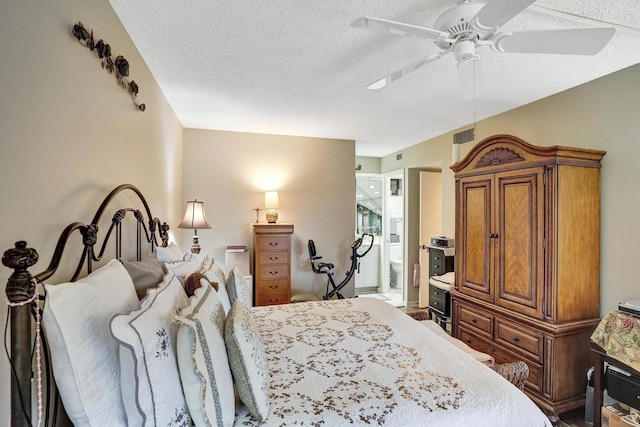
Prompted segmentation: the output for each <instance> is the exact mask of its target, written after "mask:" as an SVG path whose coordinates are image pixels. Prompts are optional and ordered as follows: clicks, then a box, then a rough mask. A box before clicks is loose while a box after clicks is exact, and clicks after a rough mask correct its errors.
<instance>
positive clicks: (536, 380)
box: [458, 328, 542, 393]
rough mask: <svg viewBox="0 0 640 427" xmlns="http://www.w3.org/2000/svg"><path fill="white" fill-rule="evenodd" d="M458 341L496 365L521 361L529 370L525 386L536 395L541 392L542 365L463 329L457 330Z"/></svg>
mask: <svg viewBox="0 0 640 427" xmlns="http://www.w3.org/2000/svg"><path fill="white" fill-rule="evenodd" d="M458 337H459V339H460V340H461V341H462V342H463V343H465V344H467V345H468V346H469V347H471V348H473V349H474V350H477V351H480V352H482V353H486V354H489V355H491V356H493V358H494V359H495V361H496V364H502V363H510V362H515V361H518V360H521V361H523V362H525V363H526V364H527V367H528V368H529V376H528V377H527V382H526V385H527V387H528V388H529V389H530V390H533V391H536V392H538V393H540V392H542V365H540V364H538V363H535V362H532V361H531V360H528V359H526V358H523V357H519V356H518V355H516V354H513V353H511V352H509V351H507V350H505V349H504V348H502V347H501V346H499V345H497V344H496V343H493V342H490V341H487V340H485V339H483V338H480V337H478V336H475V335H474V334H472V333H470V332H468V331H466V330H465V329H464V328H458Z"/></svg>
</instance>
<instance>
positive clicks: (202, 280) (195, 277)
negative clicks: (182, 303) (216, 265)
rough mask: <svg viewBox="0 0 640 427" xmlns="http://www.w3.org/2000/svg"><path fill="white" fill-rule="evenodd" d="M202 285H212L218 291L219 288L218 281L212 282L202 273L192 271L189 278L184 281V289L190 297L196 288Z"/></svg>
mask: <svg viewBox="0 0 640 427" xmlns="http://www.w3.org/2000/svg"><path fill="white" fill-rule="evenodd" d="M201 286H211V287H213V289H215V290H216V291H217V290H218V282H211V281H209V279H208V278H207V276H205V275H204V274H202V273H198V272H197V271H196V272H195V273H191V274H190V275H189V276H188V277H187V279H186V280H185V281H184V291H185V292H186V294H187V296H188V297H192V296H193V294H194V293H195V290H196V289H198V288H199V287H201Z"/></svg>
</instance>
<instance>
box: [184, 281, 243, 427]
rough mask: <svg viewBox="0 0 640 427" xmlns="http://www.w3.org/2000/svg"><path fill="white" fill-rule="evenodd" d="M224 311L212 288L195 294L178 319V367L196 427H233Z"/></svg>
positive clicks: (231, 393) (231, 388)
mask: <svg viewBox="0 0 640 427" xmlns="http://www.w3.org/2000/svg"><path fill="white" fill-rule="evenodd" d="M224 318H225V313H224V308H223V307H222V303H221V302H220V299H219V297H218V294H217V293H216V291H215V290H214V289H213V288H212V287H211V286H208V285H207V286H202V287H200V288H198V289H196V290H195V293H194V296H193V297H191V298H190V299H189V306H188V307H186V308H185V309H184V310H182V311H181V312H180V314H179V315H178V316H176V317H175V319H176V320H177V321H178V323H180V330H179V331H178V367H179V369H180V378H181V380H182V389H183V390H184V394H185V398H186V400H187V406H188V407H189V412H190V413H191V418H192V419H193V422H194V423H195V425H196V426H222V425H225V426H226V425H232V424H233V422H234V418H235V396H234V393H233V378H232V377H231V368H230V367H229V361H228V360H227V350H226V347H225V344H224Z"/></svg>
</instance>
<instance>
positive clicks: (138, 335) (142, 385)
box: [111, 273, 191, 427]
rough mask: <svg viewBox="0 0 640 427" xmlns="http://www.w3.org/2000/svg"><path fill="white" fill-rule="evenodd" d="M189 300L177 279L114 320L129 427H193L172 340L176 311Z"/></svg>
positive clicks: (169, 276) (167, 279) (172, 276)
mask: <svg viewBox="0 0 640 427" xmlns="http://www.w3.org/2000/svg"><path fill="white" fill-rule="evenodd" d="M187 303H188V301H187V296H186V294H185V293H184V289H182V285H181V283H180V281H179V280H178V279H177V277H176V276H175V274H173V273H169V274H167V275H166V276H165V279H164V280H163V282H162V283H161V284H160V285H159V286H158V287H157V288H154V289H151V290H149V291H148V292H147V296H146V297H145V298H144V299H143V300H142V301H141V303H140V309H139V310H136V311H133V312H131V313H129V314H123V315H119V316H114V317H113V319H112V320H111V334H112V335H113V337H114V338H115V340H116V341H117V342H118V343H119V344H120V351H119V354H120V389H121V392H122V400H123V402H124V407H125V411H126V414H127V423H128V425H136V426H156V425H158V426H172V427H173V426H179V427H183V426H184V427H188V426H190V425H191V418H190V417H189V412H188V411H187V404H186V402H185V399H184V395H183V394H182V387H181V385H180V375H179V373H178V363H177V359H176V340H177V335H178V326H179V325H178V323H177V322H176V321H175V320H174V319H173V316H174V315H175V314H176V311H177V310H179V309H181V308H182V307H185V306H186V305H187Z"/></svg>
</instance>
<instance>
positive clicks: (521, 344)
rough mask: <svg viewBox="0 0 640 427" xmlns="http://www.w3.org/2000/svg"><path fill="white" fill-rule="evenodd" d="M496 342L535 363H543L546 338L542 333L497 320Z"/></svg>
mask: <svg viewBox="0 0 640 427" xmlns="http://www.w3.org/2000/svg"><path fill="white" fill-rule="evenodd" d="M496 342H497V343H500V344H504V345H505V346H507V347H508V348H512V349H514V350H516V351H517V352H519V353H521V354H523V355H524V356H526V357H529V358H531V359H533V360H535V361H538V362H541V361H542V356H543V352H542V348H543V343H544V337H543V335H542V334H541V333H538V332H536V331H533V330H530V329H526V328H523V327H522V326H519V325H517V324H515V323H512V322H509V321H507V320H504V319H501V318H496Z"/></svg>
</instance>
